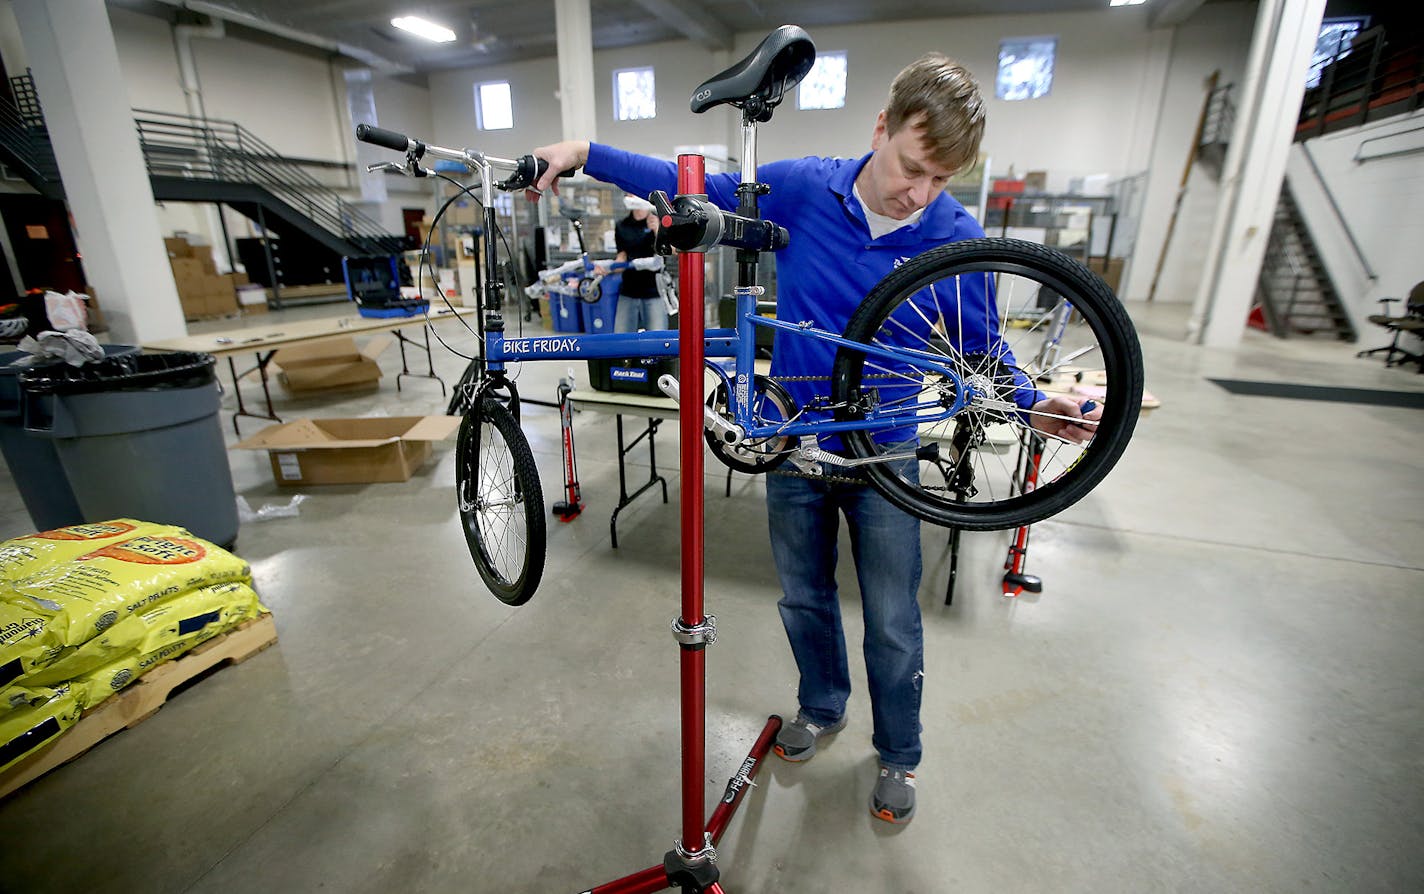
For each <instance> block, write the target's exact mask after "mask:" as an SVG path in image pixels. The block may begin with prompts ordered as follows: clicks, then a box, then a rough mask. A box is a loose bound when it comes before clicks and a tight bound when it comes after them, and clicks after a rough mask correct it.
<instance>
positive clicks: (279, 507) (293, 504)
mask: <svg viewBox="0 0 1424 894" xmlns="http://www.w3.org/2000/svg"><path fill="white" fill-rule="evenodd" d="M306 499H307V496H306V494H297V495H296V496H294V497H292V498H291V499H290V500H288V501H287V502H286V503H268V504H267V505H266V506H263V507H262V508H261V509H256V510H254V509H253V508H252V505H251V504H250V503H248V502H247V499H246V498H245V497H238V498H237V520H238V521H239V522H241V523H242V524H247V523H248V522H255V521H267V520H268V519H272V518H296V517H297V516H298V515H299V514H300V511H299V510H298V509H297V507H298V506H300V505H302V504H303V503H305V502H306Z"/></svg>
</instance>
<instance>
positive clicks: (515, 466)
mask: <svg viewBox="0 0 1424 894" xmlns="http://www.w3.org/2000/svg"><path fill="white" fill-rule="evenodd" d="M455 491H456V495H457V498H458V500H459V508H460V521H461V524H462V526H463V527H464V530H465V542H466V543H467V544H468V545H469V547H470V557H471V558H473V559H474V560H475V568H476V569H478V570H479V572H480V578H481V579H483V580H484V582H485V585H486V586H488V587H489V588H490V592H492V593H494V595H495V596H496V597H497V598H498V599H499V600H500V601H501V602H505V603H507V604H509V605H523V604H524V603H526V602H528V601H529V597H531V596H533V595H534V591H535V590H536V589H537V588H538V586H539V580H540V578H541V577H543V574H544V555H545V543H546V541H545V535H546V530H545V526H544V493H543V490H542V489H541V488H540V486H539V472H538V469H537V468H536V467H535V465H534V454H533V451H531V450H530V449H529V442H528V441H527V440H526V439H525V437H524V433H523V432H522V431H520V430H519V423H518V422H516V421H514V416H513V415H511V414H510V412H509V410H508V409H506V408H505V407H504V406H503V405H502V404H500V403H499V402H498V401H496V400H494V399H492V398H485V399H484V400H482V401H480V405H479V406H478V407H477V408H475V409H473V410H471V411H470V412H469V413H467V414H466V415H465V418H464V421H462V422H461V423H460V434H459V438H458V440H457V441H456V446H455Z"/></svg>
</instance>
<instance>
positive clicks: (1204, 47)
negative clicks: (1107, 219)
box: [1122, 3, 1256, 302]
mask: <svg viewBox="0 0 1424 894" xmlns="http://www.w3.org/2000/svg"><path fill="white" fill-rule="evenodd" d="M1255 20H1256V4H1255V3H1209V4H1206V5H1205V6H1203V7H1201V8H1200V9H1198V10H1197V12H1196V13H1195V14H1193V15H1192V17H1191V18H1190V19H1188V20H1187V21H1186V22H1184V23H1182V24H1181V25H1179V26H1177V27H1176V28H1175V29H1174V31H1173V35H1172V52H1171V61H1170V64H1169V67H1168V71H1167V79H1166V82H1165V85H1164V89H1163V93H1162V98H1161V104H1160V114H1159V115H1158V123H1157V127H1156V131H1155V134H1154V136H1153V140H1152V153H1151V157H1150V161H1149V164H1148V170H1149V177H1148V186H1147V197H1146V200H1145V202H1144V206H1143V215H1142V226H1141V229H1140V230H1139V231H1138V238H1137V249H1136V251H1135V253H1134V255H1133V258H1132V261H1131V263H1130V264H1129V266H1128V268H1127V270H1126V272H1125V274H1124V279H1125V283H1126V287H1125V289H1124V290H1123V293H1122V294H1123V297H1124V298H1125V299H1128V300H1145V299H1146V298H1147V295H1148V292H1149V290H1150V288H1151V285H1152V277H1153V273H1154V271H1155V270H1156V267H1157V262H1158V258H1159V257H1160V256H1161V252H1162V246H1163V242H1164V239H1165V238H1166V235H1167V226H1168V221H1169V220H1170V219H1171V215H1172V206H1173V205H1174V204H1175V201H1176V196H1177V189H1178V187H1179V185H1180V184H1181V180H1182V169H1183V167H1184V166H1185V165H1186V162H1187V153H1188V152H1189V151H1190V149H1191V144H1192V136H1193V133H1194V131H1195V128H1196V124H1197V119H1198V117H1199V116H1200V114H1201V107H1202V102H1203V101H1204V100H1205V99H1206V83H1207V79H1208V78H1209V77H1210V75H1211V73H1212V72H1213V71H1220V72H1221V76H1220V78H1219V80H1218V83H1219V84H1221V85H1225V84H1230V83H1237V84H1239V83H1240V82H1241V79H1242V77H1243V75H1244V73H1245V70H1246V57H1247V55H1248V53H1249V52H1250V49H1251V35H1252V33H1253V31H1254V30H1255ZM1218 192H1219V186H1218V183H1217V181H1216V178H1215V176H1214V175H1213V174H1211V173H1210V172H1208V171H1207V170H1205V169H1204V168H1203V167H1202V166H1201V165H1194V166H1193V168H1192V171H1191V174H1190V177H1189V179H1188V181H1187V189H1186V193H1185V195H1184V196H1183V199H1182V208H1181V212H1180V213H1179V215H1178V218H1177V224H1176V229H1175V230H1174V231H1173V233H1172V240H1171V244H1170V245H1169V246H1168V250H1167V255H1166V257H1165V258H1163V263H1162V275H1161V277H1160V280H1159V282H1158V286H1157V292H1156V294H1155V295H1154V298H1153V300H1154V301H1163V302H1190V301H1193V300H1194V299H1195V298H1196V293H1197V287H1198V285H1199V284H1200V283H1199V277H1200V272H1201V270H1202V266H1203V264H1204V262H1205V258H1206V251H1207V240H1208V237H1209V236H1210V235H1211V226H1212V220H1213V218H1214V216H1215V214H1216V204H1217V198H1218Z"/></svg>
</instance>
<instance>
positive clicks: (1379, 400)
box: [1207, 379, 1424, 410]
mask: <svg viewBox="0 0 1424 894" xmlns="http://www.w3.org/2000/svg"><path fill="white" fill-rule="evenodd" d="M1207 381H1209V382H1212V383H1214V384H1217V385H1220V386H1221V387H1222V388H1225V389H1226V390H1227V391H1230V392H1231V393H1232V394H1240V395H1244V396H1246V397H1286V398H1290V399H1292V400H1328V401H1334V402H1335V403H1342V404H1370V405H1371V406H1376V407H1407V408H1409V409H1412V410H1424V391H1380V390H1378V389H1375V388H1334V387H1330V386H1328V385H1296V384H1292V383H1290V382H1249V381H1246V380H1245V379H1208V380H1207Z"/></svg>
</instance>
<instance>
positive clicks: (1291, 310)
mask: <svg viewBox="0 0 1424 894" xmlns="http://www.w3.org/2000/svg"><path fill="white" fill-rule="evenodd" d="M1256 301H1257V303H1258V304H1259V305H1260V307H1261V311H1262V313H1263V315H1264V316H1265V319H1266V325H1267V326H1268V327H1269V328H1270V330H1271V332H1272V334H1274V335H1276V336H1279V337H1281V338H1285V337H1286V336H1288V335H1297V334H1299V335H1333V336H1335V337H1336V338H1339V339H1341V340H1342V341H1354V340H1355V338H1356V332H1355V326H1354V324H1353V323H1351V322H1350V318H1349V316H1348V315H1347V314H1346V313H1345V308H1344V306H1343V304H1342V303H1341V301H1340V296H1339V294H1338V293H1337V292H1336V291H1335V286H1334V285H1333V283H1332V282H1331V279H1330V275H1329V273H1327V272H1326V270H1325V265H1324V264H1323V263H1322V262H1321V260H1320V253H1319V252H1318V251H1317V250H1316V247H1315V242H1314V241H1313V240H1312V239H1311V238H1310V231H1309V230H1308V229H1307V227H1306V225H1305V219H1304V218H1303V217H1302V216H1301V214H1300V210H1299V208H1298V207H1297V205H1296V202H1295V197H1294V195H1293V194H1292V193H1291V186H1290V180H1289V179H1287V180H1286V181H1285V182H1284V183H1283V184H1282V185H1281V197H1280V199H1279V201H1277V203H1276V214H1275V219H1274V221H1273V222H1272V225H1271V236H1270V240H1269V241H1268V242H1267V243H1266V256H1265V258H1264V259H1263V260H1262V262H1261V275H1260V276H1259V277H1258V278H1257V280H1256Z"/></svg>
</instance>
